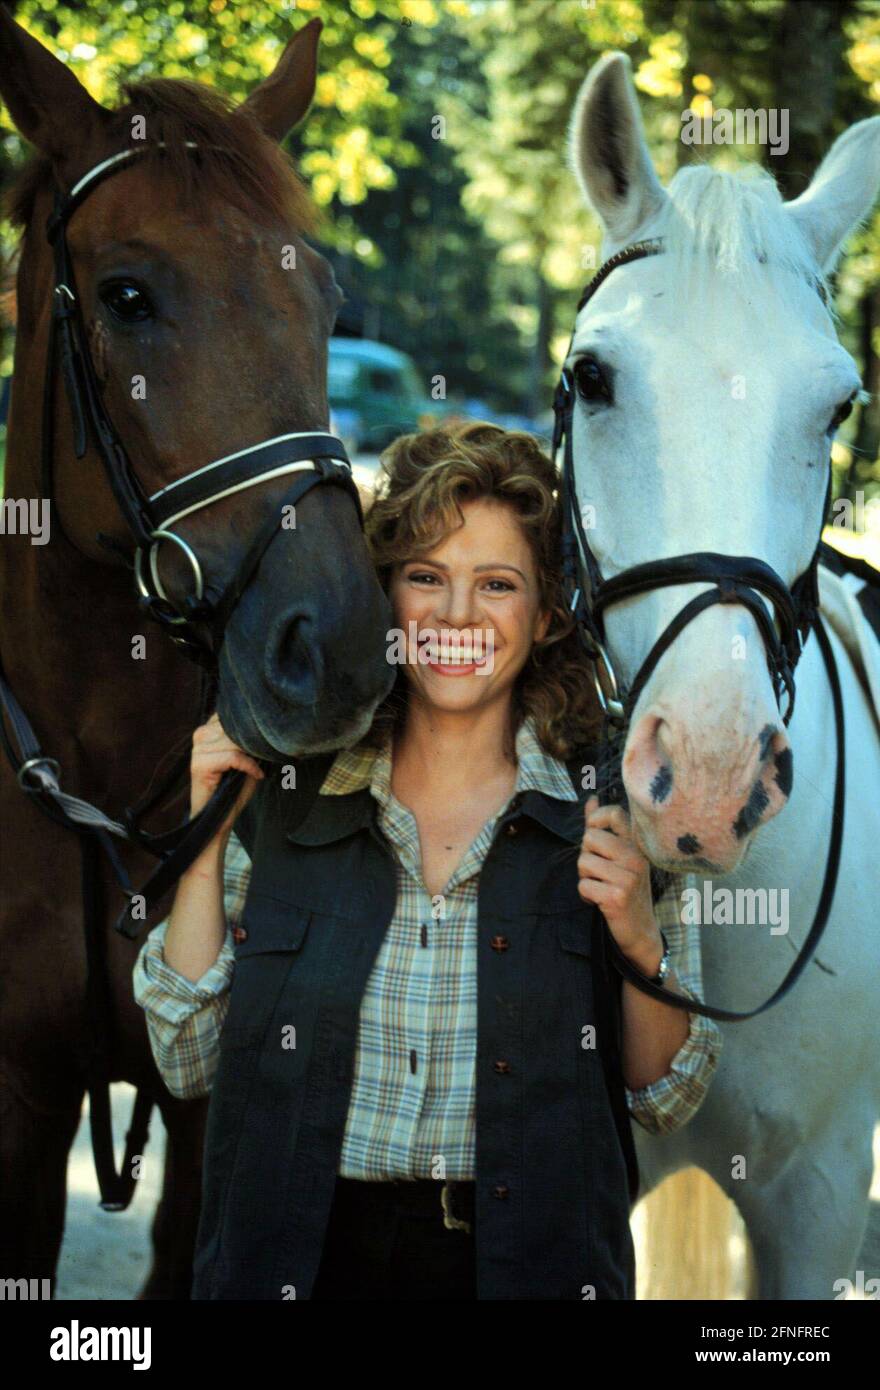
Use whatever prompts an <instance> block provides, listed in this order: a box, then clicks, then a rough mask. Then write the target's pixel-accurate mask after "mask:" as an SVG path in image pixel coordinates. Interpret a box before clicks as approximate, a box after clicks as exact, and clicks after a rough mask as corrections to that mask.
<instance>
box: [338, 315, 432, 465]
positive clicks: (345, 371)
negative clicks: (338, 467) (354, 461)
mask: <svg viewBox="0 0 880 1390" xmlns="http://www.w3.org/2000/svg"><path fill="white" fill-rule="evenodd" d="M328 390H329V396H330V416H331V421H332V427H333V430H334V432H335V433H336V434H337V435H338V436H339V438H340V439H341V440H342V442H343V444H345V446H346V448H347V449H348V451H349V453H352V454H353V453H379V452H380V451H381V450H382V449H384V448H386V447H387V446H388V445H389V444H390V443H391V441H392V440H393V439H396V438H397V436H398V435H399V434H408V433H410V432H411V431H412V430H417V429H419V428H420V427H422V426H423V425H425V424H428V423H430V403H429V401H428V398H427V395H426V392H425V389H424V386H423V384H422V381H421V379H420V377H419V374H418V371H417V370H416V366H415V363H414V362H413V360H412V358H411V357H408V356H407V355H406V353H405V352H398V350H397V349H396V348H392V347H386V345H385V344H384V343H376V342H373V341H372V340H371V339H369V338H331V339H330V363H329V376H328Z"/></svg>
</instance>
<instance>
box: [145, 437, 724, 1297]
mask: <svg viewBox="0 0 880 1390" xmlns="http://www.w3.org/2000/svg"><path fill="white" fill-rule="evenodd" d="M383 467H384V477H383V481H382V482H381V484H380V486H379V495H378V498H377V500H376V501H375V502H374V504H373V506H372V508H371V510H370V512H369V514H368V517H367V539H368V542H369V545H370V548H371V551H372V555H373V558H374V560H375V562H376V565H377V568H378V572H379V577H380V580H381V583H382V587H383V588H384V589H385V591H386V592H387V594H388V597H389V599H390V601H391V606H392V609H393V612H394V622H395V625H396V630H397V631H400V632H403V634H404V641H403V645H402V660H401V664H400V665H399V667H398V671H397V679H396V683H395V687H394V689H393V690H392V692H391V694H390V695H389V697H388V698H387V700H386V701H385V702H384V704H383V705H382V707H381V708H380V710H379V711H378V712H377V715H376V718H375V720H374V723H373V726H372V728H371V730H370V732H369V733H368V735H366V736H365V738H363V739H362V740H361V742H360V743H359V744H358V745H357V746H356V747H354V748H351V749H348V750H346V751H344V752H341V753H339V754H337V755H336V757H335V758H334V759H332V760H331V759H328V760H326V761H325V763H324V766H323V770H322V772H321V774H320V775H321V776H322V777H323V781H322V782H321V785H320V792H319V795H318V796H317V798H316V800H315V802H314V804H313V806H312V808H311V810H310V811H309V812H308V814H307V815H306V816H305V818H304V819H303V818H302V817H300V818H299V819H298V820H297V817H296V814H295V808H294V811H293V812H292V810H291V804H290V801H289V797H288V794H287V793H286V792H285V791H284V788H283V784H282V782H281V780H280V779H279V778H278V777H277V776H273V777H271V778H267V777H264V776H263V775H262V774H261V771H260V769H259V767H258V766H257V765H256V764H255V763H253V762H252V760H250V759H248V758H247V756H246V755H245V754H244V753H243V751H242V750H241V748H239V747H237V746H236V744H235V743H234V742H233V741H232V740H231V739H230V738H229V736H228V734H227V732H226V731H225V729H224V728H223V725H222V723H221V721H220V720H219V719H217V718H216V717H215V718H213V719H212V720H210V721H209V722H208V724H207V725H205V726H203V727H202V728H201V729H199V730H197V731H196V735H195V739H194V748H193V760H192V808H193V811H194V812H195V811H198V810H199V808H200V807H201V805H203V804H204V801H205V800H206V799H207V797H208V796H210V795H211V791H212V788H213V786H214V785H215V784H216V781H217V780H218V779H219V778H220V777H221V776H222V775H223V773H224V772H225V771H226V770H227V769H228V768H230V767H236V768H238V769H239V770H241V771H242V772H244V773H246V774H249V784H248V786H247V788H246V790H245V792H244V793H243V795H242V807H243V809H242V810H241V811H240V813H239V815H238V818H237V819H236V817H235V815H233V816H232V817H230V818H229V820H228V822H227V824H226V826H225V827H224V828H223V829H222V830H221V832H220V834H219V835H218V837H217V840H216V842H215V843H214V844H212V845H211V846H209V848H208V850H206V851H205V853H204V854H203V856H202V858H201V860H200V861H198V862H197V863H196V865H195V866H194V867H193V870H192V872H191V873H189V874H188V875H185V876H184V878H183V879H182V880H181V884H180V888H179V890H178V894H177V898H176V900H175V903H174V907H173V910H172V913H171V917H170V919H169V921H168V922H167V923H161V924H160V925H159V926H158V927H157V928H155V929H154V931H153V932H151V933H150V935H149V937H148V938H147V941H146V942H145V944H144V947H143V949H142V951H141V954H140V956H139V959H138V963H137V966H136V970H135V996H136V998H137V1000H138V1001H139V1003H140V1004H141V1005H142V1007H143V1008H144V1010H145V1013H146V1017H147V1024H148V1028H149V1031H150V1038H151V1043H152V1047H153V1052H154V1056H155V1058H156V1062H157V1065H158V1066H159V1069H160V1071H161V1072H162V1075H163V1076H164V1078H165V1081H166V1084H167V1085H168V1087H169V1089H170V1090H171V1092H172V1093H173V1094H174V1095H175V1096H179V1097H181V1098H186V1097H194V1096H199V1095H205V1094H207V1093H208V1092H210V1093H211V1108H210V1112H209V1121H208V1132H207V1138H206V1148H205V1179H206V1181H205V1191H204V1199H203V1206H202V1218H201V1224H200V1230H199V1238H198V1246H197V1253H196V1260H195V1266H196V1277H195V1283H194V1287H193V1296H194V1297H195V1298H198V1299H229V1298H233V1299H235V1298H259V1299H282V1298H290V1297H296V1298H298V1299H301V1298H315V1299H319V1300H340V1299H394V1300H402V1299H406V1300H411V1299H424V1300H435V1299H442V1300H463V1299H465V1300H466V1299H474V1298H480V1299H493V1298H522V1299H577V1300H581V1299H583V1298H593V1297H596V1298H631V1297H633V1296H634V1284H633V1253H632V1243H631V1238H630V1233H629V1204H630V1201H631V1200H632V1199H634V1197H635V1193H636V1190H637V1187H638V1172H637V1165H636V1163H635V1153H634V1148H633V1142H632V1135H631V1132H630V1125H629V1116H630V1115H632V1116H633V1117H634V1118H635V1119H636V1120H637V1121H638V1122H639V1123H640V1124H641V1125H643V1126H644V1127H645V1128H647V1129H650V1130H654V1131H664V1132H668V1131H670V1130H673V1129H676V1128H678V1127H679V1126H680V1125H682V1124H684V1122H685V1121H686V1120H687V1119H688V1118H689V1116H690V1115H691V1114H693V1112H694V1110H695V1109H696V1108H697V1107H698V1106H699V1105H700V1103H701V1101H702V1097H703V1095H704V1093H705V1090H706V1087H707V1085H708V1082H709V1078H710V1077H711V1074H712V1072H713V1070H714V1067H715V1065H716V1061H717V1054H718V1047H719V1035H718V1030H717V1029H716V1027H715V1025H714V1024H713V1023H711V1022H710V1021H709V1020H707V1019H702V1018H700V1017H698V1016H696V1015H692V1014H690V1013H689V1012H686V1011H684V1010H682V1011H681V1012H679V1011H678V1010H673V1009H670V1008H666V1007H665V1006H664V1004H663V1003H662V1002H657V1001H656V1000H648V999H646V998H645V996H644V995H643V994H642V993H641V992H640V991H639V990H637V989H636V988H635V987H634V986H633V985H631V984H629V983H628V982H626V983H624V984H622V985H621V982H620V979H619V978H618V977H613V975H612V972H611V971H610V970H609V967H608V962H607V957H606V948H607V941H606V924H607V931H610V932H611V933H612V934H613V936H614V939H615V941H616V942H617V945H618V946H619V948H620V949H621V950H622V951H623V952H624V953H625V954H626V956H627V958H628V960H629V961H630V962H631V963H632V965H633V966H634V968H635V969H637V970H639V971H641V972H642V973H643V974H645V975H646V976H648V977H649V978H651V979H653V980H654V981H655V983H657V984H658V985H662V987H663V988H664V989H667V990H669V989H671V988H672V987H673V986H677V988H678V992H679V993H684V995H685V996H686V997H688V998H693V997H694V994H695V993H696V992H698V991H699V987H700V985H699V966H698V961H699V950H698V947H697V946H696V942H695V934H694V933H692V934H691V936H690V937H688V935H687V933H686V932H685V931H684V929H683V928H682V925H681V923H680V921H679V920H678V911H677V893H676V890H675V889H673V890H672V891H671V892H670V893H669V894H668V895H667V896H666V897H665V899H661V900H660V901H659V902H658V904H657V906H656V907H655V906H654V904H653V902H652V892H651V881H650V876H649V872H648V866H647V863H646V861H645V860H644V859H643V857H642V856H641V855H640V853H639V852H638V850H637V849H636V847H635V845H634V843H633V841H632V837H631V835H630V833H629V825H628V821H627V818H626V816H625V814H624V812H623V811H622V809H621V808H620V807H615V806H603V807H602V808H601V809H600V808H599V807H598V805H597V804H596V802H595V798H587V796H586V789H587V788H588V787H589V786H590V785H591V784H592V785H595V781H593V779H592V778H591V777H590V776H588V775H586V774H588V773H593V774H595V772H596V763H597V758H598V754H597V749H596V747H595V744H594V743H592V742H591V740H593V739H594V738H595V736H596V734H597V732H598V726H597V706H596V704H595V702H594V699H593V697H592V694H591V692H592V684H591V682H590V680H589V676H588V672H587V670H586V669H585V666H584V663H583V660H582V659H579V658H578V655H577V648H576V646H575V641H576V639H575V638H574V636H573V634H572V624H571V618H570V616H569V614H568V613H567V610H566V608H565V606H564V604H563V602H562V599H561V584H560V575H559V571H558V568H557V567H556V565H555V564H554V558H553V557H554V555H555V554H556V553H557V550H558V543H559V531H560V506H559V498H558V496H557V494H556V483H557V479H556V475H555V472H554V469H553V466H552V464H551V463H550V461H549V459H547V458H546V456H545V455H544V454H543V453H542V452H541V450H540V448H539V447H538V445H537V443H536V442H535V440H534V439H532V438H531V437H530V436H528V435H524V434H516V433H506V432H505V431H503V430H501V429H498V428H496V427H494V426H491V425H470V426H464V427H458V428H448V429H438V430H433V431H429V432H427V433H425V434H422V435H407V436H405V437H404V438H402V439H400V440H398V441H397V442H396V443H395V444H394V445H393V446H392V447H391V448H390V449H389V450H388V451H387V453H386V455H385V456H384V459H383ZM393 634H394V630H392V634H390V635H391V636H392V637H393ZM426 634H428V636H427V640H426V641H425V640H423V639H424V638H425V636H426ZM478 646H479V647H480V649H481V650H482V649H488V650H490V651H491V657H492V659H491V661H487V660H485V659H484V658H482V657H480V658H479V659H476V660H475V659H473V654H474V651H475V650H476V648H477V647H478ZM254 793H256V794H254ZM233 823H234V824H235V827H236V832H237V833H236V834H235V835H233ZM600 910H601V915H600ZM603 918H604V922H603ZM661 927H662V928H663V930H661ZM664 930H665V931H666V932H668V938H667V936H665V935H664ZM673 957H674V959H675V965H676V971H677V974H678V978H677V979H676V974H673V973H672V971H671V970H670V963H671V960H672V958H673ZM282 1115H283V1116H284V1117H286V1118H285V1120H284V1122H283V1123H282V1124H280V1125H279V1123H278V1117H279V1116H282ZM477 1228H479V1231H480V1240H479V1242H475V1240H474V1233H475V1230H476V1229H477ZM291 1290H292V1291H293V1292H291Z"/></svg>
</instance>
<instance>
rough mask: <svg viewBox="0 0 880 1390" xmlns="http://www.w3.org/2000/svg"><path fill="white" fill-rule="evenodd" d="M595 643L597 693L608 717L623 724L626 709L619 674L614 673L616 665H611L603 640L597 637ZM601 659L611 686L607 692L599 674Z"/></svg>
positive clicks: (594, 668) (594, 674)
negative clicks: (598, 639)
mask: <svg viewBox="0 0 880 1390" xmlns="http://www.w3.org/2000/svg"><path fill="white" fill-rule="evenodd" d="M593 645H594V647H595V649H596V651H595V655H594V657H593V684H594V685H595V687H596V694H597V695H598V697H599V704H600V705H601V706H602V709H603V711H604V713H605V714H607V715H608V718H609V719H610V720H611V721H612V723H614V724H623V722H624V719H625V710H624V707H623V700H622V699H621V696H620V690H619V688H618V685H617V676H616V675H615V673H614V667H613V666H612V665H611V657H610V656H609V655H608V653H607V651H606V650H605V647H604V646H603V644H602V643H601V642H598V641H596V640H595V638H594V639H593ZM600 661H601V663H602V666H603V668H604V672H605V680H606V681H607V683H608V686H609V690H608V693H607V694H606V691H605V689H604V687H603V685H602V681H601V679H600V676H599V662H600Z"/></svg>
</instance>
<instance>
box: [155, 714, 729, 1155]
mask: <svg viewBox="0 0 880 1390" xmlns="http://www.w3.org/2000/svg"><path fill="white" fill-rule="evenodd" d="M516 750H517V762H518V770H517V779H516V788H515V793H514V794H516V793H518V792H523V791H526V790H529V789H535V790H537V791H541V792H544V793H545V794H547V795H549V796H551V797H556V798H559V799H561V800H563V801H576V800H577V795H576V793H575V791H574V788H573V787H572V784H571V780H570V778H569V775H568V771H567V769H566V766H565V764H564V763H563V762H561V761H559V760H557V759H555V758H552V757H550V756H549V755H548V754H547V753H545V752H544V750H543V749H542V747H541V745H540V744H539V742H538V740H537V738H536V736H535V733H534V728H533V726H532V725H531V723H530V722H529V721H526V722H525V723H524V724H523V725H522V726H521V727H520V730H519V732H518V735H517V740H516ZM390 779H391V757H390V750H389V749H388V748H387V747H386V748H385V749H383V750H381V751H377V750H376V749H373V748H364V747H362V746H358V747H356V748H353V749H350V750H345V751H343V752H341V753H339V754H338V755H337V757H336V759H335V760H334V762H333V765H332V767H331V768H330V771H329V772H328V774H327V776H326V778H325V779H324V782H323V784H322V786H321V794H322V795H324V796H344V795H345V794H346V793H348V792H353V791H356V790H359V789H360V788H363V787H369V788H370V791H371V792H372V795H373V796H374V798H375V799H376V801H377V803H378V806H379V812H378V818H379V823H380V825H381V827H382V829H383V831H384V833H385V834H386V836H387V837H388V839H389V841H390V842H391V845H392V848H393V851H394V856H395V860H396V864H397V888H398V893H397V904H396V907H395V911H394V916H393V918H392V920H391V922H390V924H389V926H388V930H387V933H386V935H385V938H384V940H383V943H382V946H381V948H380V951H379V954H378V956H377V958H376V961H375V963H374V966H373V970H372V973H371V975H370V978H369V980H368V983H367V986H366V990H365V992H364V995H363V999H362V1003H361V1011H360V1019H359V1031H358V1044H357V1052H356V1058H355V1069H354V1081H353V1087H352V1093H351V1099H350V1103H349V1109H348V1117H347V1122H346V1130H345V1136H344V1141H343V1147H342V1155H341V1161H340V1167H339V1172H340V1174H341V1175H342V1176H343V1177H349V1178H360V1179H365V1180H371V1181H381V1180H388V1179H391V1178H404V1179H406V1178H427V1177H433V1176H435V1175H436V1164H437V1157H438V1155H443V1158H444V1160H445V1163H446V1168H445V1176H446V1177H447V1178H448V1179H451V1180H456V1179H458V1180H465V1179H468V1178H472V1177H473V1174H474V1162H475V1134H474V1105H475V1102H474V1098H475V1062H476V1044H477V943H476V925H477V887H478V882H479V873H480V869H481V866H482V863H483V860H484V859H485V856H486V852H487V850H488V849H489V846H490V844H491V842H492V836H493V831H494V828H495V824H496V822H497V820H498V819H499V817H500V816H502V815H503V814H504V811H506V810H507V805H509V803H508V804H507V805H506V806H504V807H502V808H501V809H500V810H499V811H498V813H497V814H496V815H495V816H493V817H492V819H491V820H489V821H487V822H486V824H485V825H484V826H483V829H482V830H481V831H480V832H479V834H478V835H477V837H476V839H475V840H474V841H473V843H472V845H471V846H470V848H469V849H468V851H467V853H466V854H465V856H464V858H463V859H462V860H461V862H460V864H459V865H458V868H457V869H456V870H455V872H454V873H453V874H452V876H451V877H450V879H449V880H448V882H447V884H446V887H445V889H444V892H443V893H442V894H440V895H437V896H436V897H434V898H432V897H431V895H430V894H429V893H428V891H427V889H426V888H425V885H424V882H423V880H422V872H421V855H420V847H419V836H418V828H417V826H416V821H415V817H414V816H413V814H412V812H411V811H409V810H407V809H406V807H405V806H402V805H401V803H400V802H399V801H398V800H397V798H396V797H395V796H394V794H393V793H392V791H391V786H390ZM249 880H250V860H249V858H248V855H247V853H246V851H245V849H244V847H243V845H242V844H241V842H240V841H239V840H238V839H237V837H236V836H235V835H234V834H233V835H232V837H231V838H230V841H229V846H228V848H227V853H226V860H225V865H224V888H225V906H226V918H227V931H226V939H225V941H224V944H223V946H222V947H221V949H220V954H219V955H218V957H217V960H216V961H215V963H214V964H213V965H212V966H211V967H210V969H208V970H207V971H206V972H205V974H204V975H203V976H202V977H201V979H200V980H198V981H196V982H192V981H190V980H187V979H186V978H185V977H184V976H182V975H180V974H178V973H177V972H176V971H175V970H173V969H172V968H171V967H170V966H169V965H168V963H167V962H166V961H165V959H164V956H163V950H162V945H163V941H164V937H165V929H166V926H167V920H166V921H164V922H161V923H160V924H159V925H158V926H157V927H154V928H153V930H152V931H151V932H150V933H149V935H148V936H147V938H146V941H145V942H144V945H143V947H142V948H141V951H140V953H139V955H138V958H137V961H136V964H135V969H134V993H135V998H136V1000H137V1001H138V1003H139V1004H140V1005H141V1006H142V1008H143V1009H144V1010H145V1013H146V1018H147V1026H148V1030H149V1035H150V1043H151V1046H152V1050H153V1055H154V1057H155V1059H156V1065H157V1066H158V1068H159V1071H160V1072H161V1074H162V1076H163V1077H164V1079H165V1082H166V1084H167V1086H168V1089H169V1090H170V1091H171V1093H172V1094H173V1095H175V1096H178V1097H181V1098H189V1097H194V1096H202V1095H206V1094H207V1093H208V1092H209V1091H210V1089H211V1085H212V1082H213V1079H214V1073H215V1071H216V1065H217V1057H218V1052H219V1047H220V1035H221V1031H222V1028H223V1022H224V1019H225V1016H226V1010H227V1006H228V998H229V987H230V982H231V978H232V971H233V966H234V947H233V944H232V935H231V933H232V929H233V928H234V927H235V926H236V925H237V923H238V920H239V918H240V916H241V913H242V909H243V907H244V900H245V896H246V894H247V889H248V883H249ZM694 882H696V880H694ZM684 886H685V882H684V876H679V878H678V879H676V880H674V881H673V883H672V884H671V885H670V888H669V889H668V890H667V892H666V894H665V895H664V897H663V898H661V899H660V901H659V902H658V904H657V906H656V908H655V914H656V917H657V921H658V923H659V925H660V926H662V928H663V930H664V931H665V933H666V936H667V939H668V941H669V947H670V953H671V956H672V961H671V964H672V967H673V969H674V971H675V974H676V977H677V980H678V984H679V987H680V988H681V990H682V992H683V993H686V994H687V995H688V997H690V998H699V996H700V992H701V988H702V977H701V968H700V943H699V929H698V928H697V927H693V926H684V925H683V924H682V922H681V919H680V912H679V902H680V898H679V893H680V891H681V889H682V888H683V887H684ZM688 1019H689V1020H690V1030H689V1035H688V1037H687V1039H686V1040H685V1042H684V1043H683V1044H682V1046H681V1048H680V1049H679V1050H678V1052H677V1053H676V1054H675V1056H674V1057H673V1059H672V1062H671V1064H670V1069H669V1071H668V1072H667V1073H666V1075H664V1076H662V1077H660V1078H659V1079H658V1080H656V1081H653V1082H651V1083H650V1084H649V1085H647V1086H644V1087H642V1088H641V1089H639V1090H636V1091H631V1090H629V1089H627V1092H626V1095H627V1102H628V1105H629V1110H630V1113H631V1115H632V1116H633V1118H634V1119H636V1120H637V1121H638V1122H639V1124H641V1125H642V1126H643V1127H644V1128H645V1129H647V1130H650V1131H653V1132H654V1133H669V1132H670V1131H672V1130H674V1129H677V1128H678V1127H679V1126H680V1125H683V1124H685V1123H686V1121H687V1120H688V1119H690V1117H691V1115H692V1114H693V1113H694V1111H695V1110H696V1109H697V1108H698V1107H699V1105H700V1103H701V1102H702V1099H703V1096H704V1094H705V1091H706V1088H707V1086H708V1084H709V1081H710V1079H711V1076H712V1073H713V1072H714V1070H715V1068H716V1066H717V1062H718V1055H719V1052H720V1048H721V1034H720V1032H719V1030H718V1028H717V1026H716V1024H715V1023H713V1022H712V1021H711V1020H710V1019H706V1018H702V1017H701V1016H700V1015H698V1014H688Z"/></svg>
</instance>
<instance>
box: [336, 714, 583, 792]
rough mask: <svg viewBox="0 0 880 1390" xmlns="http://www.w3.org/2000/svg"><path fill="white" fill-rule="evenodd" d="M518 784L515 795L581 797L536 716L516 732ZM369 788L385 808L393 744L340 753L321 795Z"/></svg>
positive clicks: (525, 721)
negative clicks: (545, 743) (545, 744)
mask: <svg viewBox="0 0 880 1390" xmlns="http://www.w3.org/2000/svg"><path fill="white" fill-rule="evenodd" d="M516 759H517V773H516V787H515V790H514V796H519V795H520V794H521V793H524V792H528V791H536V792H541V793H543V795H544V796H549V797H551V798H552V799H553V800H555V801H577V793H576V792H575V790H574V787H573V786H572V784H571V778H570V777H569V775H568V769H567V768H566V766H565V763H564V762H562V761H561V760H560V759H559V758H554V757H552V756H551V755H550V754H549V753H547V752H545V750H544V749H543V748H542V746H541V744H540V743H539V741H538V737H537V733H536V731H535V724H534V720H532V719H531V718H527V719H525V720H524V721H523V723H522V724H521V725H520V727H519V729H518V731H517V735H516ZM365 787H367V788H369V790H370V792H371V793H372V795H373V797H374V799H375V800H376V801H377V802H378V803H379V805H380V806H381V807H382V808H383V809H385V808H387V806H388V803H389V800H390V798H391V744H390V742H387V743H386V744H385V745H384V747H382V748H370V747H367V746H366V745H364V744H356V745H355V747H354V748H346V749H343V750H342V752H340V753H337V755H336V758H335V759H334V761H333V765H332V766H331V768H330V771H329V772H328V773H327V776H326V777H325V778H324V781H323V783H322V784H321V792H320V794H321V796H347V795H348V794H349V793H350V792H357V791H362V790H363V789H364V788H365Z"/></svg>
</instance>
